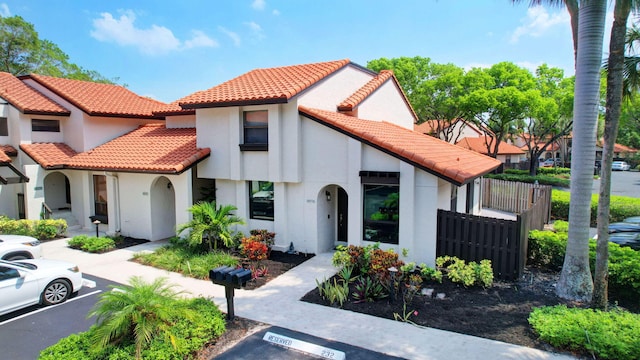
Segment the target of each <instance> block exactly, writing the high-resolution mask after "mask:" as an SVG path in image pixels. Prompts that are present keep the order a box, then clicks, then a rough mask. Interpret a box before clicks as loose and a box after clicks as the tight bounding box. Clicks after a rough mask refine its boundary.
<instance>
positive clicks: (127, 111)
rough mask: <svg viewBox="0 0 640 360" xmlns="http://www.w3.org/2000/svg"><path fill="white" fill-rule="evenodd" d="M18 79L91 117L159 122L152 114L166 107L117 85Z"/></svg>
mask: <svg viewBox="0 0 640 360" xmlns="http://www.w3.org/2000/svg"><path fill="white" fill-rule="evenodd" d="M20 79H21V80H25V79H32V80H34V81H35V82H37V83H39V84H40V85H42V86H44V87H46V88H47V89H49V90H51V91H52V92H54V93H55V94H56V95H58V96H60V97H62V98H63V99H65V100H66V101H68V102H70V103H71V104H73V105H74V106H76V107H78V108H79V109H80V110H82V111H84V112H85V113H87V114H89V115H91V116H107V117H128V118H152V119H161V118H162V117H161V116H158V115H154V114H153V112H154V111H155V110H161V109H163V108H164V107H166V106H167V104H165V103H163V102H160V101H157V100H153V99H150V98H147V97H143V96H140V95H138V94H136V93H134V92H132V91H130V90H128V89H126V88H124V87H122V86H119V85H111V84H101V83H95V82H91V81H81V80H71V79H62V78H55V77H51V76H44V75H37V74H31V75H25V76H21V77H20Z"/></svg>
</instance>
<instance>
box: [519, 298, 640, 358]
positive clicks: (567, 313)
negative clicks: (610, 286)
mask: <svg viewBox="0 0 640 360" xmlns="http://www.w3.org/2000/svg"><path fill="white" fill-rule="evenodd" d="M529 323H530V324H531V326H532V327H533V329H534V331H535V332H536V333H538V334H539V335H540V338H541V339H542V340H544V341H546V342H548V343H550V344H551V345H553V346H555V347H558V348H564V349H568V350H572V351H580V352H588V353H591V354H592V355H595V356H594V358H595V357H597V358H598V359H619V360H626V359H629V360H631V359H637V358H638V354H640V341H638V334H639V333H640V315H638V314H632V313H629V312H623V311H609V312H603V311H600V310H593V309H579V308H571V309H569V308H567V307H566V306H564V305H558V306H553V307H542V308H536V309H534V310H533V312H532V313H531V315H530V316H529Z"/></svg>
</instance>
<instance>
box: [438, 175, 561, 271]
mask: <svg viewBox="0 0 640 360" xmlns="http://www.w3.org/2000/svg"><path fill="white" fill-rule="evenodd" d="M483 192H484V193H483V207H490V208H493V209H498V210H502V211H509V212H513V213H516V214H517V216H516V220H515V221H513V220H504V219H496V218H490V217H483V216H476V215H471V214H463V213H458V212H452V211H446V210H442V209H439V210H438V225H437V226H438V229H437V246H436V256H444V255H449V256H456V257H458V258H460V259H463V260H466V261H476V262H479V261H480V260H483V259H489V260H491V265H492V267H493V274H494V276H495V277H496V278H499V279H504V280H514V279H517V278H519V277H520V276H522V272H523V271H524V267H525V265H526V261H527V242H528V239H529V230H531V229H539V230H541V229H543V228H544V224H546V223H547V222H549V218H550V211H551V186H544V185H536V184H526V183H516V182H510V181H504V180H496V179H484V182H483ZM485 201H486V203H485Z"/></svg>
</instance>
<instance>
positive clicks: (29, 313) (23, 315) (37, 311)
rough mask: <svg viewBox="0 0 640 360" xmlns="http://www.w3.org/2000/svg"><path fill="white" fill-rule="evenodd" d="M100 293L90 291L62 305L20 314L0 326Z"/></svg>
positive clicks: (99, 291)
mask: <svg viewBox="0 0 640 360" xmlns="http://www.w3.org/2000/svg"><path fill="white" fill-rule="evenodd" d="M101 292H102V290H96V291H92V292H90V293H87V294H84V295H80V296H76V297H74V298H73V299H69V300H67V301H65V302H63V303H62V304H57V305H52V306H45V307H43V308H40V309H38V310H36V311H31V312H28V313H26V314H22V315H20V316H17V317H14V318H12V319H9V320H5V321H3V322H0V326H2V325H4V324H8V323H10V322H12V321H15V320H18V319H22V318H25V317H27V316H29V315H33V314H37V313H39V312H43V311H45V310H49V309H53V308H56V307H58V306H60V305H64V304H68V303H71V302H74V301H76V300H80V299H82V298H85V297H87V296H91V295H95V294H98V293H101Z"/></svg>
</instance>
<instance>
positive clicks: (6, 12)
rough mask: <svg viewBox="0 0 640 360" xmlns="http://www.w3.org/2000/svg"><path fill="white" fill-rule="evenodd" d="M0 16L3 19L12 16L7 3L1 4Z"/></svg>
mask: <svg viewBox="0 0 640 360" xmlns="http://www.w3.org/2000/svg"><path fill="white" fill-rule="evenodd" d="M0 16H2V17H9V16H11V11H9V5H7V4H5V3H2V4H0Z"/></svg>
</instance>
